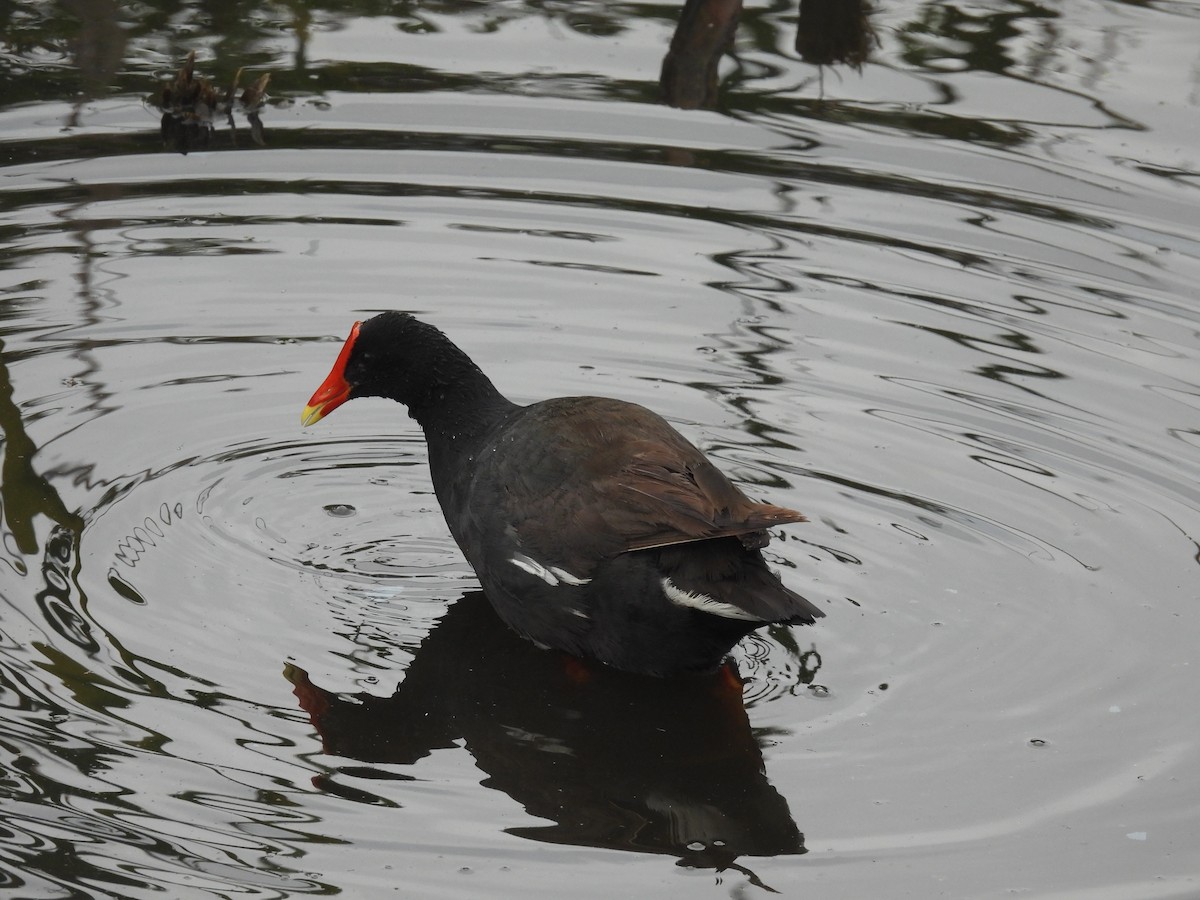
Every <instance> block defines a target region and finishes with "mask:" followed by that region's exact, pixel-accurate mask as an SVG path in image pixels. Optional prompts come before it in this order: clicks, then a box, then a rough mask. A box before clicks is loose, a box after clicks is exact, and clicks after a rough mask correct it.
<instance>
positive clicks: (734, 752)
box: [285, 592, 806, 888]
mask: <svg viewBox="0 0 1200 900" xmlns="http://www.w3.org/2000/svg"><path fill="white" fill-rule="evenodd" d="M285 674H286V676H287V677H288V679H289V680H290V681H291V682H292V684H293V686H294V689H295V694H296V696H297V698H298V699H299V701H300V706H301V707H302V708H303V709H304V710H305V711H306V712H307V713H308V714H309V716H310V718H311V720H312V723H313V725H314V726H315V727H316V729H317V731H318V733H319V734H320V736H321V741H322V744H323V748H324V750H325V752H326V753H329V754H332V755H335V756H342V757H349V758H351V759H356V760H361V761H362V762H365V763H373V764H388V763H391V764H401V765H405V764H412V763H415V762H416V761H417V760H419V759H421V758H422V757H425V756H427V755H429V754H430V753H431V752H432V751H434V750H437V749H442V748H450V747H456V746H459V745H460V742H461V744H463V745H465V746H466V748H467V749H468V750H469V751H470V752H471V754H472V755H473V756H474V757H475V760H476V762H477V764H478V766H479V768H480V769H482V770H483V771H484V772H486V773H487V778H486V779H485V780H484V781H483V785H484V786H485V787H489V788H492V789H494V790H498V791H503V792H504V793H506V794H508V795H509V796H510V797H512V798H513V799H514V800H516V801H517V802H518V803H520V804H521V805H522V806H523V807H524V808H525V809H526V810H527V811H528V812H529V813H530V814H531V815H534V816H538V817H540V818H543V819H548V820H550V822H551V824H547V825H528V826H522V827H519V828H511V829H508V831H509V833H511V834H516V835H520V836H521V837H525V838H529V839H532V840H537V841H545V842H548V843H555V844H571V845H577V846H587V847H602V848H609V849H617V850H631V851H637V852H641V853H661V854H666V855H669V856H674V857H676V858H677V859H678V864H679V865H684V866H691V867H697V868H712V869H716V870H718V871H720V870H724V869H730V868H732V869H736V870H738V871H741V872H743V873H745V874H746V875H747V876H748V877H749V878H750V879H751V881H752V883H755V884H758V885H759V886H761V887H764V888H766V887H767V886H766V885H763V884H762V883H761V882H760V881H759V880H758V878H757V876H755V875H754V874H753V873H752V872H750V871H749V870H747V869H745V868H744V867H742V866H738V865H735V860H737V859H738V858H739V857H742V856H777V855H783V854H800V853H804V852H806V851H805V847H804V836H803V835H802V834H801V833H800V831H799V829H798V828H797V826H796V824H795V822H794V821H793V819H792V815H791V812H790V811H789V809H788V805H787V802H786V801H785V800H784V798H783V797H782V796H780V794H779V793H778V792H777V791H776V790H775V788H774V787H772V786H771V784H770V782H769V781H768V780H767V777H766V772H765V768H764V765H763V758H762V752H761V749H760V747H759V745H758V744H757V742H756V741H755V738H754V735H753V734H752V732H751V729H750V723H749V720H748V718H747V716H746V710H745V707H744V706H743V702H742V684H741V681H740V679H739V678H738V676H737V673H736V671H735V670H734V668H733V667H732V664H728V665H727V666H726V667H725V668H723V669H721V670H719V671H718V672H716V673H713V674H712V675H705V676H689V677H684V678H673V679H656V678H646V677H641V676H635V675H629V674H626V673H623V672H617V671H615V670H612V669H608V668H606V667H603V666H601V665H599V664H589V663H585V662H581V661H578V660H575V659H573V658H571V657H568V656H566V655H564V654H561V653H558V652H555V651H543V650H539V649H538V648H537V647H535V646H534V645H533V644H531V643H529V642H527V641H525V640H523V639H521V638H519V637H517V636H516V635H515V634H514V633H513V632H511V631H510V630H509V629H508V628H507V627H506V626H505V625H504V624H503V623H502V622H501V621H500V620H499V619H498V618H497V617H496V614H495V613H494V612H493V611H492V608H491V605H490V604H489V603H488V602H487V600H486V598H485V597H484V595H483V594H482V593H481V592H472V593H468V594H466V595H465V596H464V597H463V598H462V599H461V600H459V601H458V602H457V603H455V604H453V605H452V606H451V607H450V609H449V611H448V612H447V613H446V615H445V616H444V617H443V618H442V619H441V620H440V621H439V622H438V624H437V625H436V626H435V627H434V629H433V630H432V631H431V632H430V633H429V635H428V636H427V637H426V639H425V640H424V641H423V642H422V644H421V646H420V647H419V648H418V650H417V653H416V656H415V658H414V659H413V662H412V665H411V666H410V667H409V669H408V672H407V675H406V677H405V679H404V681H403V683H402V684H401V685H400V687H399V688H398V689H397V691H396V693H395V694H393V695H392V696H391V697H386V698H380V697H374V696H371V695H367V694H357V695H352V696H351V695H337V694H333V693H330V692H328V691H325V690H323V689H321V688H320V687H317V686H316V685H314V684H313V683H312V682H311V681H310V680H309V678H308V675H307V673H305V672H304V671H302V670H300V669H298V668H296V667H294V666H289V667H288V668H287V669H286V670H285ZM339 775H343V776H348V777H356V778H366V779H387V778H391V779H399V780H405V779H408V778H410V777H411V776H409V775H403V774H396V773H395V772H389V771H384V770H379V769H371V768H362V767H356V766H350V767H346V766H343V767H341V768H339V769H337V770H335V771H334V772H331V773H328V774H323V775H319V776H317V777H316V778H314V784H316V785H317V786H318V787H320V788H322V789H324V790H328V791H330V792H332V793H337V794H339V795H340V796H343V797H347V798H348V799H355V800H360V801H363V802H368V803H379V802H380V799H379V798H377V797H375V796H373V795H371V794H369V793H368V792H365V791H361V790H359V789H358V788H354V787H350V786H348V785H345V784H343V783H341V782H340V781H339V777H338V776H339Z"/></svg>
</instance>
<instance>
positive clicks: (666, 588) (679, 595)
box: [662, 578, 763, 622]
mask: <svg viewBox="0 0 1200 900" xmlns="http://www.w3.org/2000/svg"><path fill="white" fill-rule="evenodd" d="M662 589H663V593H664V594H666V595H667V599H668V600H670V601H671V602H672V603H674V604H675V605H676V606H690V607H691V608H692V609H698V610H700V611H701V612H706V613H712V614H713V615H714V616H724V617H725V618H726V619H746V620H748V621H750V622H761V621H763V620H762V619H760V618H759V617H758V616H753V615H751V614H750V613H748V612H746V611H745V610H744V609H742V608H741V607H739V606H734V605H733V604H732V603H722V602H721V601H720V600H714V599H713V598H712V597H710V596H708V594H693V593H692V592H691V591H685V590H684V589H683V588H681V587H677V586H676V585H675V583H674V582H673V581H671V579H670V578H664V579H663V580H662Z"/></svg>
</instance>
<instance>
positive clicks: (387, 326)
mask: <svg viewBox="0 0 1200 900" xmlns="http://www.w3.org/2000/svg"><path fill="white" fill-rule="evenodd" d="M375 396H378V397H388V398H391V399H393V400H396V401H398V402H400V403H403V404H404V405H405V406H407V407H408V411H409V414H410V415H411V416H412V417H413V418H414V419H415V420H416V421H417V422H418V423H419V424H420V426H421V428H422V429H423V430H424V432H425V439H426V441H427V443H428V445H429V468H430V471H431V473H432V476H433V486H434V490H435V491H436V493H437V497H438V501H439V503H440V504H441V507H442V512H443V513H444V514H445V517H446V522H447V524H448V525H449V526H450V532H451V534H453V535H454V539H455V540H456V541H457V542H458V546H459V547H460V548H461V549H462V552H463V554H464V555H465V556H466V558H467V561H468V562H469V563H470V564H471V566H472V568H474V570H475V573H476V574H477V575H478V576H479V580H480V581H481V582H482V584H483V588H484V591H485V593H486V594H487V596H488V598H489V599H490V600H491V602H492V605H493V606H494V607H495V608H496V611H497V612H498V613H499V615H500V617H501V618H502V619H504V621H505V622H507V623H508V624H509V625H510V626H511V627H512V628H513V629H514V630H515V631H517V632H518V633H519V634H522V635H524V636H525V637H527V638H529V639H530V640H532V641H534V642H536V643H538V644H542V645H545V646H548V647H557V648H559V649H561V650H565V651H567V652H568V653H573V654H576V655H580V656H587V657H592V658H595V659H598V660H601V661H602V662H605V663H608V664H610V665H612V666H615V667H617V668H620V669H626V670H629V671H634V672H643V673H648V674H655V675H665V674H671V673H676V672H687V671H702V670H708V669H712V668H714V667H716V666H717V665H718V664H719V663H720V662H721V660H722V659H723V658H724V657H725V654H726V653H728V651H729V650H730V648H731V647H732V646H733V645H734V644H735V643H737V641H738V640H740V639H741V638H742V637H743V636H745V635H746V634H748V633H749V632H751V631H753V630H754V629H756V628H760V627H762V626H763V625H766V624H768V623H772V622H788V623H797V624H811V623H812V622H813V621H814V620H815V619H817V618H820V617H821V616H823V615H824V613H822V612H821V611H820V610H819V609H817V607H815V606H814V605H813V604H812V603H810V602H809V601H808V600H805V599H804V598H803V597H801V596H800V595H799V594H796V593H794V592H792V591H790V590H788V589H787V588H786V587H784V586H783V584H782V583H781V582H780V581H779V579H778V577H776V576H775V575H774V574H773V573H772V572H771V571H770V570H769V569H768V568H767V565H766V562H765V561H764V560H763V558H762V553H761V548H762V547H764V546H766V544H767V542H768V540H769V536H768V534H767V529H768V528H771V527H773V526H776V525H783V524H787V523H791V522H802V521H804V516H802V515H801V514H800V513H798V512H796V511H794V510H791V509H785V508H783V507H780V506H773V505H771V504H767V503H757V502H755V501H753V500H751V499H749V498H748V497H746V495H745V494H743V493H742V492H741V491H740V490H739V489H738V488H737V487H736V486H734V485H733V483H732V482H730V481H729V479H728V478H726V477H725V475H723V474H722V473H721V472H720V471H719V470H717V468H716V467H714V466H713V465H712V463H710V462H709V461H708V460H707V459H706V458H705V457H704V455H703V454H702V453H701V452H700V451H699V450H697V449H696V448H695V447H694V446H693V445H692V444H691V443H689V442H688V441H687V440H686V439H685V438H684V437H683V436H682V435H681V434H679V432H677V431H676V430H675V429H674V428H672V427H671V426H670V425H669V424H668V423H667V422H666V421H665V420H664V419H662V418H661V417H659V416H657V415H655V414H654V413H652V412H650V411H649V410H648V409H645V408H644V407H641V406H638V405H636V404H633V403H626V402H623V401H620V400H609V399H604V398H601V397H563V398H560V399H556V400H544V401H542V402H540V403H534V404H531V405H529V406H518V405H517V404H515V403H512V402H510V401H509V400H507V399H505V398H504V397H503V396H502V395H501V394H500V392H499V391H497V390H496V388H495V387H494V386H493V385H492V382H491V381H490V380H489V379H488V377H487V376H486V375H484V374H483V372H482V371H480V369H479V367H478V366H476V365H475V364H474V363H473V362H472V361H471V360H470V358H469V357H467V355H466V354H465V353H463V352H462V350H460V349H459V348H458V347H457V346H455V345H454V344H453V343H452V342H451V341H450V339H449V338H447V337H446V336H445V335H444V334H442V332H441V331H439V330H438V329H436V328H434V327H433V326H432V325H428V324H426V323H424V322H421V321H419V320H417V319H415V318H413V317H412V316H410V315H407V314H404V313H394V312H388V313H382V314H380V315H378V316H375V317H374V318H372V319H369V320H367V321H366V322H363V323H361V324H356V325H355V327H354V330H353V331H352V332H351V334H350V337H349V338H348V339H347V341H346V344H345V346H344V347H343V348H342V352H341V354H340V355H339V357H338V360H337V363H336V364H335V365H334V368H333V371H332V372H330V374H329V377H328V378H327V379H326V380H325V382H324V383H323V384H322V385H321V387H320V388H319V389H318V390H317V392H316V393H315V394H314V395H313V397H312V399H311V400H310V401H309V406H308V407H306V408H305V411H304V423H305V424H311V423H313V422H316V421H317V420H319V419H320V418H322V417H323V416H324V415H326V414H327V413H329V412H331V411H332V410H333V409H334V408H336V407H337V406H339V405H340V404H342V403H343V402H345V401H346V400H350V399H353V398H355V397H375Z"/></svg>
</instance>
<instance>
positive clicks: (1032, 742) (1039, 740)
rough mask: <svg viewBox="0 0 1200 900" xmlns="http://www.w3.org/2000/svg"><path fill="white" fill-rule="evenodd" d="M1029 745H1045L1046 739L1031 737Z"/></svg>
mask: <svg viewBox="0 0 1200 900" xmlns="http://www.w3.org/2000/svg"><path fill="white" fill-rule="evenodd" d="M1029 746H1030V747H1045V746H1046V741H1044V740H1042V738H1030V739H1029Z"/></svg>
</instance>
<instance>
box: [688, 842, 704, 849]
mask: <svg viewBox="0 0 1200 900" xmlns="http://www.w3.org/2000/svg"><path fill="white" fill-rule="evenodd" d="M687 848H688V849H689V850H696V851H699V850H703V849H704V842H703V841H692V842H691V843H690V844H688V845H687Z"/></svg>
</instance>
